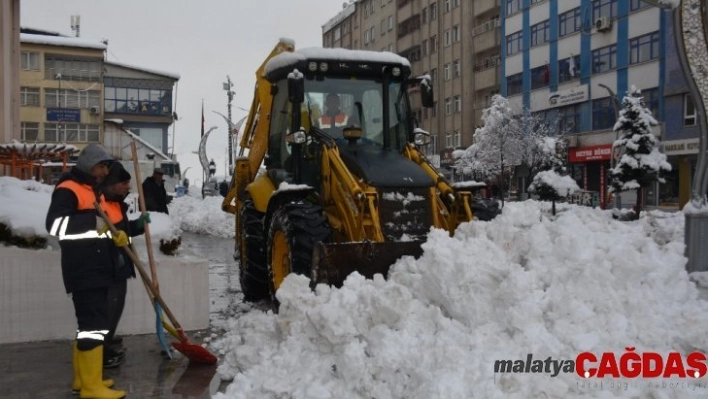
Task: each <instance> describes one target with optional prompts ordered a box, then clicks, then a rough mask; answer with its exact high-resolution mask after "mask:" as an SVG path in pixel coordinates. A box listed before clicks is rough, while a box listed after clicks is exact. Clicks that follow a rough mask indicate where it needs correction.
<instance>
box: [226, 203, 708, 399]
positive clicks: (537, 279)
mask: <svg viewBox="0 0 708 399" xmlns="http://www.w3.org/2000/svg"><path fill="white" fill-rule="evenodd" d="M545 207H547V204H543V203H538V202H534V201H526V202H523V203H509V204H508V205H507V206H506V207H505V208H504V213H503V214H502V215H501V216H499V217H498V218H497V219H495V220H494V221H493V222H488V223H470V224H464V225H462V226H460V228H459V229H458V231H457V233H456V235H455V237H453V238H450V237H448V235H447V234H446V233H444V232H440V231H433V232H431V233H430V234H429V237H428V242H427V243H426V244H425V247H424V249H425V253H424V255H423V256H422V257H421V258H420V259H418V260H415V259H413V258H404V259H402V260H400V261H399V262H398V263H397V264H396V265H394V266H393V267H392V270H391V274H390V278H389V279H388V280H387V281H384V280H383V279H382V278H375V279H373V280H365V279H363V278H362V277H361V276H360V275H358V274H354V275H351V276H350V277H349V278H348V279H347V280H346V282H345V284H344V287H343V288H342V289H340V290H335V289H330V288H329V287H326V286H319V287H318V288H317V290H316V292H312V291H311V290H310V289H309V287H308V280H307V279H306V278H304V277H302V276H296V275H291V276H288V278H286V280H285V282H284V284H283V286H282V287H281V289H280V290H279V292H278V299H279V300H280V302H281V307H280V311H279V313H278V314H273V313H272V312H261V311H258V310H254V311H252V312H250V313H248V314H245V315H241V316H240V317H239V318H238V319H232V320H230V321H229V326H230V332H229V333H228V334H227V335H226V336H225V337H224V339H222V340H221V341H218V342H216V343H215V348H216V350H219V351H220V352H221V353H222V354H225V359H224V362H223V364H222V365H221V366H220V367H219V372H220V373H221V374H222V375H223V376H224V377H225V378H231V377H233V378H234V380H233V383H232V384H231V385H230V386H229V387H228V388H227V390H226V392H225V393H223V394H217V395H216V396H215V398H274V397H292V398H330V397H338V398H360V397H376V398H404V397H405V398H500V397H504V398H507V397H511V398H529V397H544V398H566V397H664V398H678V397H686V396H687V395H690V394H691V393H692V394H694V395H695V394H699V395H705V394H706V392H707V391H706V389H708V388H705V387H704V388H696V390H695V391H690V390H688V389H683V390H680V389H668V388H660V387H659V388H656V387H648V386H647V385H646V384H639V383H638V381H639V380H632V381H633V382H634V384H628V385H627V386H626V389H624V387H623V389H622V390H618V389H614V390H613V389H610V388H608V387H607V386H605V387H604V388H599V387H595V388H587V387H584V388H583V387H582V386H581V385H580V384H582V383H583V382H585V381H587V380H581V379H580V378H579V377H578V376H577V375H576V374H574V373H570V374H565V373H561V374H560V375H558V376H557V377H551V376H549V375H547V374H501V373H499V374H495V373H494V362H495V360H503V359H525V358H526V355H527V354H529V353H532V354H533V355H534V357H536V358H542V359H545V358H547V357H549V356H551V357H553V358H554V359H574V358H575V356H577V355H578V354H579V353H580V352H583V351H592V352H594V353H602V352H607V351H615V352H617V353H618V355H619V354H621V353H623V352H624V348H625V347H626V346H635V347H637V352H644V351H656V352H659V353H666V352H668V351H671V350H676V351H681V352H684V353H685V352H686V351H690V350H693V349H694V348H706V347H708V336H706V334H705V331H706V330H707V329H708V302H705V301H704V300H701V299H699V293H698V290H697V289H696V287H695V286H694V284H693V283H692V282H690V281H689V278H688V275H687V274H686V272H685V270H684V267H685V263H686V259H685V258H684V257H683V250H684V245H683V243H682V242H683V234H682V231H681V230H682V228H683V215H682V214H681V213H675V214H668V213H662V212H647V214H646V216H645V217H643V218H642V219H640V220H639V221H637V222H632V223H625V222H618V221H615V220H613V219H612V217H611V214H610V213H609V212H604V211H599V210H595V209H590V208H583V207H578V206H574V205H566V206H563V207H562V210H561V212H560V213H559V214H558V216H557V218H556V219H554V220H553V221H551V220H549V219H548V218H546V217H545V216H543V215H544V212H543V211H542V209H543V208H545ZM610 380H611V379H610ZM622 381H624V382H627V380H622ZM700 381H701V382H702V383H705V381H704V380H703V379H702V380H700ZM605 382H606V383H607V382H609V381H607V380H605Z"/></svg>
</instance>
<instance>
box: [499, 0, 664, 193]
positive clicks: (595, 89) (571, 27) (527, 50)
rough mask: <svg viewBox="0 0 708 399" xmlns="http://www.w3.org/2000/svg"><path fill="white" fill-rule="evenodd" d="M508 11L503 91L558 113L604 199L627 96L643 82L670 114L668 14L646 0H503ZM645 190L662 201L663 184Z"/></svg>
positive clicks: (589, 184) (659, 109)
mask: <svg viewBox="0 0 708 399" xmlns="http://www.w3.org/2000/svg"><path fill="white" fill-rule="evenodd" d="M501 11H502V18H501V31H502V65H501V68H502V76H503V77H504V78H503V79H502V94H503V95H505V96H506V97H508V98H509V101H510V103H511V104H513V105H515V106H516V107H517V109H519V110H522V109H523V110H529V111H531V112H534V113H538V114H540V115H542V116H544V117H545V118H546V119H548V120H550V121H558V127H559V129H560V130H561V132H563V133H565V134H567V135H568V138H569V140H568V142H569V145H570V147H571V148H570V149H569V161H570V163H571V169H572V175H573V177H574V178H575V179H576V181H578V183H579V185H580V187H581V188H584V189H585V190H589V191H595V192H597V193H598V194H599V202H600V205H602V206H604V205H605V204H606V201H607V199H608V195H607V180H608V178H607V176H608V173H607V171H608V169H609V168H610V166H611V158H612V155H613V154H612V144H613V142H614V140H615V139H616V133H615V132H614V131H613V130H612V129H613V126H614V124H615V121H616V119H617V116H616V115H617V111H618V109H617V107H618V105H619V101H621V98H622V97H623V96H624V95H625V94H626V93H627V91H628V90H629V89H630V88H631V87H632V86H636V87H637V88H639V89H641V90H642V93H643V95H644V99H645V103H646V105H647V106H648V107H649V108H650V109H651V110H652V112H653V114H654V116H655V117H656V118H657V120H659V121H663V120H664V117H663V115H664V112H663V111H664V97H663V95H664V85H665V79H666V75H665V73H664V70H665V63H664V49H665V46H664V43H666V25H667V20H668V19H669V17H668V14H667V13H664V12H662V11H661V10H660V9H659V8H656V7H652V6H650V5H649V4H647V3H645V2H643V1H640V0H562V1H561V0H504V2H503V4H502V10H501ZM662 130H663V124H661V125H660V126H657V127H656V128H655V134H657V135H661V131H662ZM646 191H647V192H646V194H647V198H646V204H647V205H655V204H656V202H657V199H658V190H657V187H653V188H651V189H650V190H646ZM623 195H625V194H623ZM623 202H630V201H624V199H623Z"/></svg>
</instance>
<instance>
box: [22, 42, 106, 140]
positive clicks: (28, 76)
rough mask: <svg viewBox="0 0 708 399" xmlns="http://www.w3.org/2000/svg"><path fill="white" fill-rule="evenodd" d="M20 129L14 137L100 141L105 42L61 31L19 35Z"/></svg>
mask: <svg viewBox="0 0 708 399" xmlns="http://www.w3.org/2000/svg"><path fill="white" fill-rule="evenodd" d="M20 41H21V52H20V129H19V131H18V132H17V133H15V135H14V137H13V139H16V140H19V141H25V142H37V141H39V142H46V143H69V144H72V145H76V146H77V147H79V148H82V147H83V146H84V145H86V144H87V143H100V142H101V126H102V124H103V112H102V109H101V98H103V68H104V63H103V58H104V51H105V50H106V45H105V44H103V43H100V42H94V41H89V40H84V39H78V38H73V37H64V36H59V35H58V34H51V33H46V32H45V33H43V34H30V33H22V34H21V35H20Z"/></svg>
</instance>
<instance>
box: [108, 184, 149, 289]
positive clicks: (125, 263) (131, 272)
mask: <svg viewBox="0 0 708 399" xmlns="http://www.w3.org/2000/svg"><path fill="white" fill-rule="evenodd" d="M123 200H124V198H118V197H116V198H112V197H111V196H109V195H106V201H108V202H118V203H119V204H120V208H121V214H122V215H123V219H121V221H120V222H118V223H114V225H115V226H116V229H118V230H123V231H125V233H126V234H127V235H128V237H135V236H139V235H141V234H143V233H145V228H144V227H143V226H140V223H138V221H137V220H129V219H128V204H126V203H125V202H123ZM129 246H130V250H131V251H133V253H135V249H133V246H132V244H131V245H129ZM113 249H114V250H115V251H114V252H115V253H114V255H113V256H114V257H115V258H116V259H117V261H116V275H115V278H116V279H117V280H127V279H129V278H131V277H135V265H134V264H133V261H132V260H131V259H130V257H129V256H128V255H127V254H126V253H125V250H123V249H122V248H119V247H117V246H115V245H114V246H113Z"/></svg>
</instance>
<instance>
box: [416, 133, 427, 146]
mask: <svg viewBox="0 0 708 399" xmlns="http://www.w3.org/2000/svg"><path fill="white" fill-rule="evenodd" d="M414 142H415V145H427V144H430V135H429V134H428V133H416V134H415V136H414Z"/></svg>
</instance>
